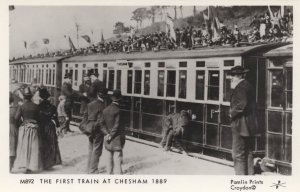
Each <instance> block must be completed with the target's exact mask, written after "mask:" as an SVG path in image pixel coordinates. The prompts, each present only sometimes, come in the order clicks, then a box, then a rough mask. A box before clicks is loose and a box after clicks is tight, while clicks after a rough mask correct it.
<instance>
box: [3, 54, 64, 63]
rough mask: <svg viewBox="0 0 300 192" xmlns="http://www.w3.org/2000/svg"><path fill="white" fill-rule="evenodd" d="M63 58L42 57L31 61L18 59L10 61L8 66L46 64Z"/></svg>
mask: <svg viewBox="0 0 300 192" xmlns="http://www.w3.org/2000/svg"><path fill="white" fill-rule="evenodd" d="M64 58H65V57H62V56H60V57H43V58H31V59H20V60H16V61H12V62H10V63H9V64H10V65H17V64H26V63H48V62H58V61H60V60H62V59H64Z"/></svg>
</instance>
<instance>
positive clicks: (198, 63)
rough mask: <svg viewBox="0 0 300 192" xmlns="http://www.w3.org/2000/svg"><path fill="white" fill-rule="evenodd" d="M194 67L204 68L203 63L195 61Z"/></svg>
mask: <svg viewBox="0 0 300 192" xmlns="http://www.w3.org/2000/svg"><path fill="white" fill-rule="evenodd" d="M196 67H205V61H196Z"/></svg>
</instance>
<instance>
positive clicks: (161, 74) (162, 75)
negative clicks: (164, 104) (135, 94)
mask: <svg viewBox="0 0 300 192" xmlns="http://www.w3.org/2000/svg"><path fill="white" fill-rule="evenodd" d="M164 81H165V71H163V70H159V71H158V86H157V96H161V97H163V96H164V89H165V86H164Z"/></svg>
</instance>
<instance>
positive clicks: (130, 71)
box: [127, 70, 132, 93]
mask: <svg viewBox="0 0 300 192" xmlns="http://www.w3.org/2000/svg"><path fill="white" fill-rule="evenodd" d="M127 93H132V70H128V76H127Z"/></svg>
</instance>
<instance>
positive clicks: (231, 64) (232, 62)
mask: <svg viewBox="0 0 300 192" xmlns="http://www.w3.org/2000/svg"><path fill="white" fill-rule="evenodd" d="M224 66H225V67H230V66H234V60H224Z"/></svg>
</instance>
